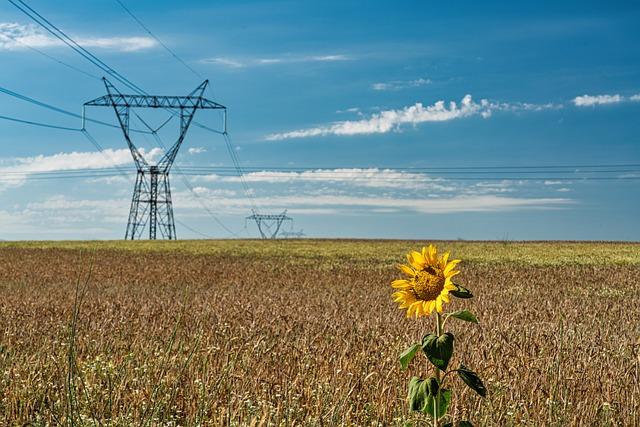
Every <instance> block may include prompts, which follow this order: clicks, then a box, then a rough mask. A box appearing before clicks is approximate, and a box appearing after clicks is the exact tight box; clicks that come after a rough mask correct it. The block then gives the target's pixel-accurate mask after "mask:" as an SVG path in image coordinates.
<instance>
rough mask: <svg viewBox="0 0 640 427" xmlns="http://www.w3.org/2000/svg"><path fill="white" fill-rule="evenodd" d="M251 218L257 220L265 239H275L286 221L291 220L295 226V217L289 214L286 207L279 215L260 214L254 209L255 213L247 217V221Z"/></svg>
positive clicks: (261, 234)
mask: <svg viewBox="0 0 640 427" xmlns="http://www.w3.org/2000/svg"><path fill="white" fill-rule="evenodd" d="M250 219H252V220H254V221H255V222H256V225H257V226H258V231H259V232H260V236H261V237H262V238H263V239H275V238H276V236H277V235H278V232H279V231H280V228H281V227H282V223H283V222H285V221H291V226H292V227H293V218H291V217H289V216H287V211H286V209H285V210H284V212H282V213H281V214H277V215H267V214H259V213H257V212H256V211H255V210H253V215H251V216H248V217H246V218H245V221H247V220H250ZM274 227H275V228H274Z"/></svg>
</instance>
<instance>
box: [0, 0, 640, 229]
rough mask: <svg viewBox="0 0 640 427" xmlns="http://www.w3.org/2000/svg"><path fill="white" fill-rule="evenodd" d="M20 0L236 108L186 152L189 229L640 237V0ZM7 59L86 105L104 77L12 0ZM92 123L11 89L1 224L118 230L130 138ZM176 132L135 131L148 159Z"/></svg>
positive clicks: (2, 143) (154, 78) (66, 98)
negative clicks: (265, 225) (266, 223)
mask: <svg viewBox="0 0 640 427" xmlns="http://www.w3.org/2000/svg"><path fill="white" fill-rule="evenodd" d="M16 2H17V1H16ZM24 2H25V3H26V4H28V5H29V6H30V7H31V8H33V9H34V10H35V11H37V12H38V13H39V14H41V15H42V16H44V17H45V18H47V19H48V20H49V21H50V22H51V23H53V24H55V25H56V26H57V27H58V28H60V29H61V30H62V31H64V32H65V33H66V34H68V35H69V36H71V37H72V38H73V39H74V40H75V41H76V42H77V43H78V44H80V45H81V46H83V47H84V48H86V49H87V50H88V51H90V52H91V53H92V54H94V55H95V56H96V57H97V58H99V59H100V60H101V61H103V62H104V63H106V64H107V65H108V66H109V67H111V68H112V69H114V70H116V71H117V72H119V73H120V74H122V75H124V76H126V78H127V79H128V80H129V81H131V82H134V83H135V84H136V85H137V86H139V87H141V88H143V89H144V90H145V91H147V92H148V93H152V94H157V95H186V94H188V93H189V92H191V91H192V90H193V89H194V88H196V87H197V86H198V85H199V84H200V83H201V82H202V81H203V80H204V79H208V80H209V82H210V84H209V88H208V89H207V90H206V91H205V94H204V95H205V96H206V97H207V98H209V99H211V100H214V101H216V102H218V103H220V104H223V105H225V106H226V107H227V130H228V132H229V136H230V138H231V145H230V146H227V145H226V143H225V140H224V138H223V137H222V136H221V135H219V134H216V133H213V132H208V131H206V130H204V129H202V128H200V127H197V126H191V128H190V129H189V130H188V133H187V136H186V139H185V142H184V144H183V145H182V147H181V151H180V153H179V155H178V157H177V159H176V166H177V168H175V169H174V170H173V172H172V175H171V184H172V198H173V204H174V213H175V218H176V229H177V234H178V238H181V239H187V238H203V237H213V238H230V237H257V236H258V231H257V229H256V226H255V224H254V223H252V222H250V221H246V219H245V217H246V216H248V215H250V214H251V212H252V211H251V209H252V208H253V209H255V210H256V211H257V212H259V213H261V214H276V213H280V212H282V211H283V210H285V209H287V214H288V215H289V216H290V217H291V218H293V223H292V224H289V223H287V224H286V225H285V231H287V232H289V233H300V234H302V233H303V234H304V235H305V236H307V237H341V238H351V237H353V238H409V239H490V240H556V239H557V240H631V241H638V240H640V227H639V226H638V225H639V224H638V221H639V220H638V218H640V215H639V214H640V197H639V196H640V189H639V185H640V141H639V139H638V134H639V131H640V120H638V115H639V113H640V43H639V42H640V27H639V26H638V25H637V22H638V21H639V20H640V4H637V3H634V2H588V1H580V2H572V1H564V2H555V1H536V2H501V1H496V2H491V1H488V2H473V1H461V2H450V3H445V2H430V1H396V2H376V1H367V2H365V1H358V2H356V1H331V0H330V1H322V2H319V1H315V2H312V1H213V2H211V1H182V2H175V1H164V0H158V1H136V2H134V1H131V0H121V2H122V5H124V6H125V7H126V8H128V10H129V11H130V12H131V13H132V14H133V15H134V16H135V18H137V20H138V21H139V22H137V21H136V20H135V19H134V18H133V17H132V16H131V15H130V14H128V13H127V11H126V10H125V9H124V8H123V7H122V5H121V4H119V3H118V1H117V0H96V1H90V2H77V1H66V0H62V1H56V2H53V1H44V0H24ZM18 4H19V3H18ZM140 23H142V25H144V27H143V26H141V24H140ZM147 30H148V31H147ZM0 69H1V70H2V73H0V88H3V89H6V90H9V91H12V92H13V93H18V94H21V95H24V96H27V97H30V98H33V99H36V100H38V101H40V102H43V103H46V104H49V105H54V106H56V107H58V108H61V109H64V110H67V111H71V112H73V113H76V114H81V113H82V106H83V104H84V103H85V102H87V101H90V100H92V99H95V98H98V97H100V96H103V95H104V94H105V93H106V90H105V87H104V85H103V83H102V81H101V80H100V78H101V77H102V76H103V75H104V72H103V71H102V70H100V69H99V68H97V67H96V66H95V65H93V64H92V63H90V62H89V61H87V60H86V59H85V58H83V57H81V56H80V55H79V54H77V53H76V52H74V51H73V50H72V49H70V48H69V47H68V46H66V45H64V44H63V43H62V42H60V41H59V40H58V39H56V38H54V37H53V36H51V34H49V33H47V32H46V31H45V30H44V29H43V28H42V27H39V26H38V25H37V24H36V23H35V22H34V21H32V20H31V19H30V18H29V17H28V16H26V15H25V14H23V13H22V12H21V11H19V10H18V9H17V8H16V7H14V5H12V4H11V3H10V2H3V3H1V4H0ZM107 77H109V76H107ZM110 79H111V80H113V83H114V85H115V86H116V87H117V88H118V89H119V90H120V91H121V92H122V93H131V92H132V91H131V90H130V89H128V88H127V87H125V86H123V85H122V84H121V83H119V82H117V81H115V80H114V79H113V78H110ZM136 112H137V113H138V114H139V115H140V117H141V118H142V120H144V123H147V125H150V127H152V128H157V127H159V126H160V125H161V124H163V123H164V122H165V120H166V119H167V118H168V117H171V116H170V115H169V114H168V113H167V112H166V111H164V110H153V111H149V110H144V111H142V110H141V111H136ZM87 116H88V117H90V118H92V119H96V120H101V121H104V122H108V123H111V124H114V125H116V124H117V121H116V117H115V114H114V112H113V110H110V109H106V108H98V107H94V108H90V109H88V110H87ZM2 117H9V118H13V119H19V120H24V121H30V122H38V123H45V124H52V125H56V126H60V127H63V128H69V129H51V128H45V127H38V126H35V125H32V124H26V123H20V122H16V121H11V120H7V119H2ZM131 120H132V121H131V127H132V128H133V129H138V130H140V129H145V125H144V123H143V122H142V121H141V120H140V119H139V118H138V117H135V116H132V119H131ZM195 120H196V121H197V122H198V123H200V124H204V125H206V126H209V127H211V128H214V129H219V130H222V126H223V124H222V123H223V120H222V116H221V114H219V112H215V111H198V112H196V116H195ZM81 127H82V123H81V120H80V119H79V118H77V117H72V116H68V115H65V114H61V113H59V112H55V111H51V110H49V109H46V108H43V107H41V106H38V105H34V104H33V103H30V102H25V101H24V100H22V99H19V98H17V97H15V96H10V95H9V94H7V93H6V92H0V129H1V131H0V240H22V239H29V240H32V239H36V240H39V239H54V240H58V239H121V238H123V237H124V233H125V229H126V223H127V217H128V213H129V206H130V203H131V194H132V191H133V179H134V178H135V171H134V169H133V168H134V166H133V161H132V158H131V154H130V152H129V151H128V149H127V146H126V143H125V140H124V138H123V135H122V132H121V131H120V130H119V129H117V128H111V127H107V126H102V125H100V124H98V123H95V122H87V123H86V130H87V132H88V133H87V134H85V133H83V132H79V131H78V130H77V129H80V128H81ZM177 129H178V124H177V122H176V120H170V121H169V122H168V123H167V124H166V125H165V126H164V127H163V128H162V130H161V131H159V132H158V135H159V137H160V138H161V142H160V143H159V142H158V141H156V140H155V139H154V138H152V137H151V136H149V135H146V134H143V133H134V134H133V138H134V143H135V144H136V145H137V146H138V147H139V148H140V149H141V151H142V152H143V154H144V155H145V156H146V157H147V158H148V159H149V161H154V160H157V159H159V158H160V157H161V156H162V153H163V148H162V147H163V146H167V145H171V144H173V142H175V140H176V138H177V135H178V130H177ZM87 135H90V136H91V137H93V138H94V139H95V141H96V142H97V143H98V145H99V146H100V147H101V149H102V150H98V149H97V148H96V146H95V144H93V143H91V141H89V140H88V139H87V137H86V136H87ZM229 147H230V149H231V150H232V152H233V153H235V156H237V158H238V159H239V163H240V165H241V167H242V170H243V171H244V181H245V183H246V187H245V186H243V185H242V182H241V180H240V179H239V178H238V176H235V175H233V174H229V173H223V172H222V171H224V170H225V169H222V168H230V169H226V171H234V170H235V169H234V164H233V162H232V159H231V156H230V153H229ZM114 167H118V168H120V172H121V173H117V171H115V170H114V169H113V168H114ZM87 168H89V169H91V171H89V172H87V171H86V169H87ZM196 168H200V169H198V170H199V171H200V172H199V173H198V174H194V173H190V172H192V171H195V170H196ZM95 170H101V171H103V172H104V173H102V174H101V173H100V172H95ZM51 171H55V172H53V173H52V174H51V175H46V174H45V175H43V174H42V173H43V172H45V173H46V172H51ZM59 171H67V173H68V174H76V176H74V177H72V178H70V177H69V175H67V176H65V177H64V178H60V175H58V176H57V178H56V174H60V172H59ZM83 171H84V172H83ZM124 171H126V172H124ZM34 172H36V173H34ZM52 178H56V179H52Z"/></svg>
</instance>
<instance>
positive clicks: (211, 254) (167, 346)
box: [0, 241, 640, 426]
mask: <svg viewBox="0 0 640 427" xmlns="http://www.w3.org/2000/svg"><path fill="white" fill-rule="evenodd" d="M83 245H84V246H88V245H86V244H83ZM83 245H80V244H61V245H55V244H48V245H41V244H31V245H8V244H5V245H3V246H2V247H1V248H0V425H2V426H4V425H7V426H14V425H16V426H17V425H57V424H60V423H63V422H65V420H68V419H69V416H70V415H71V414H72V415H73V416H74V417H76V416H77V418H76V419H75V425H98V426H107V425H109V426H111V425H123V426H125V425H252V424H253V425H318V426H319V425H325V426H326V425H402V424H403V422H404V421H406V420H409V419H412V417H411V416H410V415H408V414H407V413H406V410H405V406H406V404H405V395H406V382H407V378H408V376H410V375H413V374H420V371H421V369H420V366H419V364H416V365H415V366H414V367H413V368H412V370H410V372H401V371H400V369H399V363H398V360H397V356H398V354H399V352H400V351H401V350H402V349H403V348H404V347H405V346H406V345H407V344H408V343H410V342H411V341H413V340H415V339H418V338H420V337H421V335H422V333H423V332H424V331H425V329H426V328H430V327H431V324H430V323H429V322H428V321H421V322H416V321H414V320H406V319H404V318H403V315H402V313H401V312H400V311H398V310H397V309H396V307H395V305H394V303H393V302H392V300H391V298H390V293H391V289H390V287H389V285H388V283H389V282H390V280H391V279H392V278H394V277H395V276H396V272H395V271H394V268H393V264H392V261H394V260H395V261H399V260H401V257H402V254H403V252H404V251H405V250H407V249H409V248H412V247H415V246H417V244H416V243H407V242H327V241H325V242H316V243H313V242H309V241H307V242H285V243H282V242H281V243H271V244H269V243H262V242H260V243H258V242H242V243H239V244H238V245H237V246H234V245H233V244H232V243H229V242H220V243H197V244H196V243H193V244H191V246H190V244H189V243H183V244H181V245H178V246H175V245H174V246H171V245H158V246H149V245H144V244H143V245H140V246H139V248H146V249H153V250H142V251H133V250H132V249H135V246H131V245H122V247H118V245H117V244H115V243H104V244H98V245H97V246H98V249H97V250H95V251H87V250H82V249H80V246H83ZM441 245H444V246H451V247H453V248H455V251H456V252H457V255H460V256H463V257H464V256H465V255H466V254H469V257H467V259H470V261H467V262H465V263H464V264H462V265H461V269H462V270H463V273H462V274H461V278H460V282H461V283H463V284H465V285H466V286H468V287H470V288H471V289H473V290H474V292H475V293H476V295H477V298H476V299H475V300H473V301H472V302H471V304H470V305H471V307H470V309H471V310H472V311H474V312H475V313H476V314H477V316H478V317H479V319H480V321H481V326H479V327H478V326H472V327H468V326H467V324H461V323H453V322H452V324H451V325H452V327H453V329H454V332H455V333H456V343H457V346H458V350H457V351H456V355H457V356H454V357H458V358H459V359H458V360H460V358H462V359H464V361H465V363H466V364H467V365H469V366H471V367H474V368H475V369H476V370H477V371H478V372H479V373H480V374H481V376H482V377H483V378H484V379H485V382H486V383H487V385H488V388H489V392H490V395H489V397H488V398H487V399H485V400H482V399H480V398H478V397H476V396H475V395H474V394H472V393H471V392H468V391H464V392H461V393H460V392H459V393H457V394H454V404H453V408H452V410H453V414H454V415H455V416H465V417H469V418H471V419H472V420H473V421H474V422H475V423H476V424H477V425H482V426H491V425H497V426H508V425H531V426H541V425H550V426H570V425H573V426H584V425H625V426H634V425H640V341H638V339H639V337H640V322H639V321H638V313H639V310H638V306H639V304H638V302H639V298H638V291H639V290H640V246H639V245H618V246H615V245H608V244H597V245H596V244H593V245H557V246H554V245H552V244H542V243H540V244H535V245H533V246H526V245H524V244H515V243H513V244H511V243H506V244H505V243H497V244H487V243H475V244H464V243H459V242H456V243H450V244H445V243H443V244H441ZM474 245H476V246H474ZM523 245H524V246H523ZM58 246H59V247H58ZM554 247H557V248H558V249H560V250H561V251H562V253H563V258H561V259H560V261H561V262H558V260H555V259H554V258H553V257H550V256H549V255H548V254H545V253H544V252H542V251H541V249H546V250H549V249H553V248H554ZM232 248H233V249H232ZM354 250H357V251H359V253H357V254H353V255H352V253H353V251H354ZM483 254H484V257H483ZM496 254H498V255H496ZM499 254H503V256H502V257H499ZM602 254H605V255H604V256H603V255H602ZM616 254H617V255H616ZM620 254H622V255H620ZM616 257H618V258H616ZM92 259H93V260H94V261H93V271H92V273H91V279H90V281H89V282H88V283H89V284H88V287H87V289H86V295H85V296H84V299H83V300H82V304H81V305H80V311H79V318H78V321H77V324H76V327H77V332H76V334H75V339H74V340H73V342H74V344H75V347H73V348H74V349H75V350H74V351H75V357H73V358H72V359H71V360H72V362H73V361H74V360H75V363H76V365H77V374H76V375H75V376H74V377H73V379H72V380H71V381H69V371H70V370H69V358H68V356H69V349H70V345H69V344H70V336H71V334H70V320H71V316H72V313H73V307H74V295H75V289H76V283H77V279H78V277H86V276H87V273H88V269H89V266H90V265H91V264H92V262H91V260H92ZM505 259H506V260H509V262H504V260H505ZM545 260H546V261H545ZM80 288H82V283H81V284H80ZM461 306H462V304H460V303H457V305H456V307H461ZM466 350H468V354H467V355H465V356H462V355H463V353H464V352H465V351H466ZM454 363H455V362H454ZM72 366H73V364H72ZM424 371H425V372H426V365H425V369H424ZM69 386H71V387H69ZM463 389H464V386H461V387H456V390H458V391H461V390H463ZM70 390H71V391H70ZM70 395H72V396H75V400H72V402H75V404H74V405H72V406H71V408H70V407H69V396H70Z"/></svg>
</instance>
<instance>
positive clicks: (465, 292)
mask: <svg viewBox="0 0 640 427" xmlns="http://www.w3.org/2000/svg"><path fill="white" fill-rule="evenodd" d="M454 285H455V286H456V289H454V290H452V291H449V293H450V294H451V295H453V296H454V297H456V298H462V299H468V298H473V294H472V293H471V291H470V290H469V289H467V288H465V287H464V286H460V285H456V284H455V283H454Z"/></svg>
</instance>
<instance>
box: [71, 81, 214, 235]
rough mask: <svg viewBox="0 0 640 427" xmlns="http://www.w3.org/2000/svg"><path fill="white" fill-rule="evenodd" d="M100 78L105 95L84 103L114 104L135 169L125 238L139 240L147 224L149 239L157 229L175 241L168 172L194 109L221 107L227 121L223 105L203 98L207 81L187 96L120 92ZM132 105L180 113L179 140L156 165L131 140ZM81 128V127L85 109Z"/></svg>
mask: <svg viewBox="0 0 640 427" xmlns="http://www.w3.org/2000/svg"><path fill="white" fill-rule="evenodd" d="M102 81H103V82H104V86H105V87H106V89H107V95H105V96H101V97H100V98H96V99H94V100H93V101H89V102H87V103H85V104H84V106H85V107H113V110H114V111H115V113H116V117H117V118H118V122H119V123H120V127H121V128H122V133H123V134H124V138H125V139H126V141H127V146H128V147H129V150H130V151H131V156H132V157H133V161H134V163H135V165H136V169H137V171H138V174H137V176H136V183H135V187H134V190H133V197H132V198H131V209H130V211H129V221H128V222H127V231H126V234H125V239H126V240H134V239H140V238H141V236H142V233H143V232H144V229H145V227H146V224H147V223H148V224H149V239H150V240H155V239H156V237H157V230H158V229H159V230H160V234H161V235H162V237H163V238H165V239H169V240H175V239H176V226H175V223H174V219H173V205H172V204H171V187H170V185H169V172H170V171H171V167H172V166H173V162H174V161H175V159H176V156H177V155H178V151H179V150H180V146H181V145H182V143H183V142H184V138H185V135H186V134H187V130H188V129H189V125H191V121H192V120H193V116H194V115H195V112H196V110H201V109H214V110H223V111H224V113H225V123H226V107H225V106H224V105H221V104H218V103H216V102H213V101H210V100H208V99H206V98H203V97H202V94H203V92H204V90H205V89H206V87H207V85H208V84H209V80H205V81H204V82H202V83H201V84H200V86H198V87H197V88H195V89H194V90H193V91H192V92H191V93H190V94H189V95H187V96H155V95H123V94H122V93H120V92H119V91H118V90H117V89H116V88H115V86H113V84H111V82H109V81H108V80H107V79H106V78H104V77H103V78H102ZM132 108H162V109H165V110H167V111H169V112H170V113H171V114H172V116H173V115H176V114H179V116H180V135H179V136H178V140H177V141H176V142H175V143H174V144H173V145H172V146H171V147H170V148H169V149H168V150H166V152H165V153H164V156H163V157H162V158H161V159H160V160H159V161H158V162H157V163H156V164H155V165H152V164H149V162H147V160H146V159H145V158H144V157H143V155H142V153H140V151H139V150H138V148H137V147H136V146H135V144H134V143H133V141H132V140H131V135H130V132H129V115H130V112H131V109H132ZM175 110H178V111H177V112H176V111H175ZM165 124H166V122H165ZM163 126H164V125H163ZM161 127H162V126H161ZM225 127H226V125H225ZM82 128H83V129H84V112H83V126H82ZM157 130H158V129H156V130H152V132H151V133H153V134H154V135H155V133H156V132H157ZM225 131H226V129H225ZM223 133H224V132H223Z"/></svg>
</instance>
